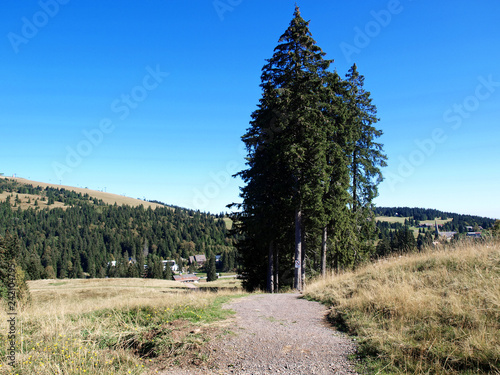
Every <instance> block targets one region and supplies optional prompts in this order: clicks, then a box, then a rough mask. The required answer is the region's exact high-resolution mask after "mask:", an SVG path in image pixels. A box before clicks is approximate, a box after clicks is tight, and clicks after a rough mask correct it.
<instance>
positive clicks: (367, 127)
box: [346, 64, 387, 261]
mask: <svg viewBox="0 0 500 375" xmlns="http://www.w3.org/2000/svg"><path fill="white" fill-rule="evenodd" d="M364 80H365V78H364V77H363V76H362V75H360V74H359V72H358V70H357V66H356V64H354V65H353V66H352V67H351V68H350V69H349V72H348V73H347V75H346V82H347V95H346V102H347V106H348V111H347V125H348V126H349V128H350V131H351V133H352V143H351V144H350V145H349V147H348V148H347V151H348V152H349V155H350V175H351V195H352V200H351V210H352V214H353V216H354V223H355V225H356V226H357V227H358V234H357V237H358V246H357V253H356V257H357V258H358V259H357V260H362V259H363V258H366V257H367V256H369V255H370V254H371V253H373V251H374V244H373V240H374V235H375V233H376V226H375V216H374V215H373V203H372V202H373V199H374V198H375V197H376V196H377V195H378V191H377V186H378V184H379V183H380V182H381V181H382V174H381V171H380V168H381V167H384V166H386V162H385V160H386V159H387V157H386V156H385V155H384V154H383V152H382V145H381V144H380V143H377V142H376V138H378V137H380V136H381V135H382V131H380V130H378V129H376V128H375V127H374V124H375V123H377V122H378V118H377V109H376V107H375V105H373V104H372V99H371V97H370V92H368V91H366V90H365V89H364ZM355 261H356V259H355Z"/></svg>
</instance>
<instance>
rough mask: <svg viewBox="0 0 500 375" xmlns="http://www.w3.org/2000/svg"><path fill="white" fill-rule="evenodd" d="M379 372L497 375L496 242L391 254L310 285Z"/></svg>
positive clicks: (499, 272) (499, 304)
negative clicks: (399, 255)
mask: <svg viewBox="0 0 500 375" xmlns="http://www.w3.org/2000/svg"><path fill="white" fill-rule="evenodd" d="M306 296H307V297H308V298H311V299H316V300H319V301H322V302H324V303H327V304H329V305H331V307H332V308H331V312H330V316H331V318H332V320H333V321H335V322H337V324H340V325H342V326H344V328H345V329H346V330H347V331H348V332H349V333H351V334H355V335H358V336H359V341H360V354H361V355H362V356H364V357H365V359H366V361H365V363H367V364H368V366H369V367H371V368H372V369H377V370H378V371H380V372H379V373H412V374H413V373H415V374H456V373H468V374H475V373H483V374H486V373H487V374H492V373H493V374H499V373H500V372H499V371H500V243H499V242H498V241H496V242H483V243H474V242H468V243H462V244H459V245H457V246H456V247H454V248H451V249H450V248H448V249H443V250H428V251H427V252H425V253H419V254H414V255H408V256H404V257H398V258H391V259H388V260H383V261H381V262H379V263H376V264H373V265H369V266H367V267H365V268H363V269H360V270H358V271H356V272H349V273H344V274H341V275H332V276H330V277H328V278H327V279H326V280H318V281H316V282H314V283H312V284H310V285H309V286H308V288H307V291H306Z"/></svg>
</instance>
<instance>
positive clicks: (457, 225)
mask: <svg viewBox="0 0 500 375" xmlns="http://www.w3.org/2000/svg"><path fill="white" fill-rule="evenodd" d="M375 215H376V216H392V217H411V218H413V219H414V220H415V221H426V220H434V219H436V218H438V219H439V218H440V219H442V220H445V219H453V221H450V222H448V223H446V224H445V227H444V229H443V230H456V231H459V232H460V233H463V232H465V229H464V228H463V227H465V226H469V225H472V226H474V225H476V224H477V225H478V226H482V227H483V228H489V227H490V226H492V225H493V223H494V222H495V220H494V219H491V218H487V217H482V216H475V215H463V214H457V213H452V212H443V211H439V210H435V209H432V208H417V207H412V208H410V207H375ZM461 227H462V228H461Z"/></svg>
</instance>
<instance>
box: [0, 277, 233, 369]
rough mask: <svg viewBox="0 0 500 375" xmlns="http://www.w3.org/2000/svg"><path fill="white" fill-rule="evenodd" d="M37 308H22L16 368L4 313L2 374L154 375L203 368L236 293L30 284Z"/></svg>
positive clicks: (125, 283) (141, 282) (92, 283)
mask: <svg viewBox="0 0 500 375" xmlns="http://www.w3.org/2000/svg"><path fill="white" fill-rule="evenodd" d="M28 283H29V287H30V290H31V297H32V301H31V303H30V304H27V305H19V306H18V307H17V315H16V316H15V319H16V345H15V366H13V367H12V366H10V365H9V363H10V361H11V359H9V357H8V356H7V350H8V348H9V346H8V345H9V342H10V341H9V339H8V336H7V333H8V332H9V323H8V319H9V318H10V317H11V316H8V315H7V313H6V312H5V311H4V310H3V309H1V310H0V341H1V345H0V374H22V375H31V374H40V375H53V374H117V375H118V374H135V375H139V374H154V373H162V369H163V368H165V367H168V366H170V365H173V364H178V363H192V362H195V363H198V362H201V361H203V360H204V358H203V356H202V355H201V354H200V351H199V349H200V348H201V347H202V346H203V345H204V344H205V343H206V342H207V341H208V340H209V339H210V338H211V337H212V336H213V335H215V334H216V333H220V332H223V328H221V327H219V324H220V323H218V322H219V321H220V320H223V319H225V318H226V317H227V316H228V314H230V312H229V311H228V310H226V309H222V304H223V303H224V302H226V301H228V300H229V299H230V298H231V297H232V296H235V295H242V294H241V292H237V291H234V290H231V291H230V292H227V291H219V292H218V293H212V292H193V291H191V290H189V289H186V288H185V287H184V286H183V285H182V284H181V283H178V282H175V281H165V280H148V279H92V280H89V279H87V280H82V279H79V280H74V279H66V280H37V281H30V282H28Z"/></svg>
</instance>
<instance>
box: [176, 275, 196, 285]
mask: <svg viewBox="0 0 500 375" xmlns="http://www.w3.org/2000/svg"><path fill="white" fill-rule="evenodd" d="M174 280H175V281H179V282H181V283H197V282H198V280H200V278H199V277H198V276H196V275H193V274H190V273H188V274H186V275H174Z"/></svg>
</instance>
